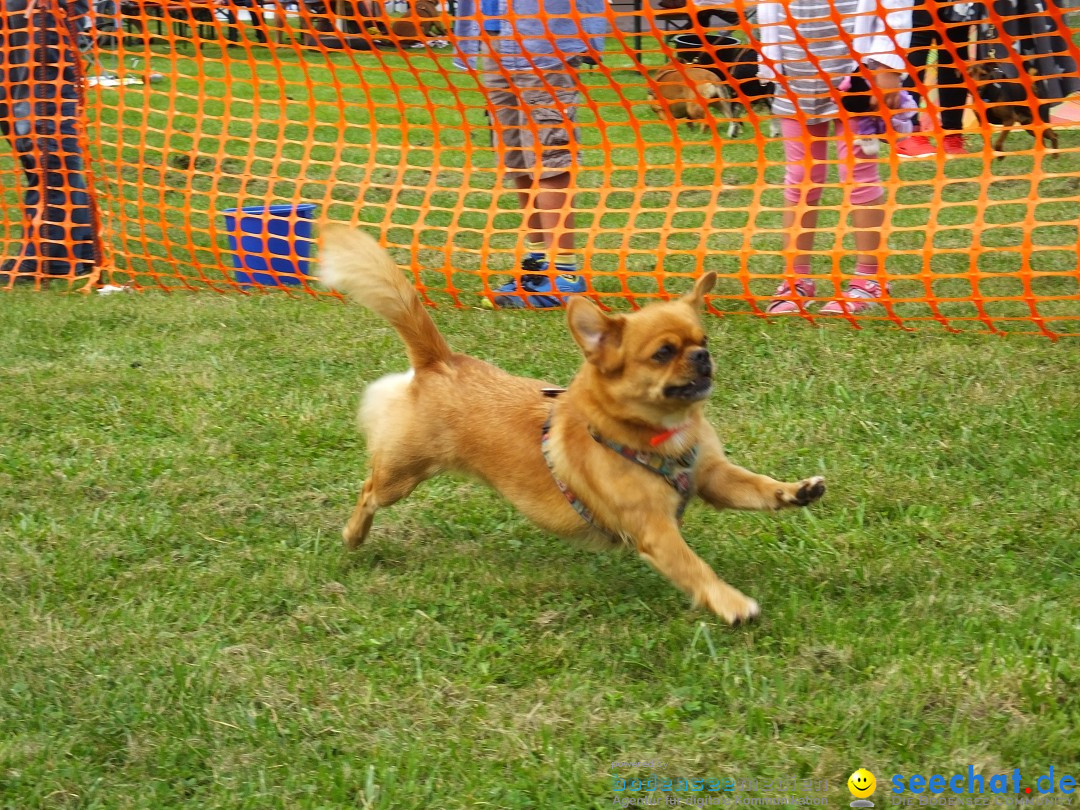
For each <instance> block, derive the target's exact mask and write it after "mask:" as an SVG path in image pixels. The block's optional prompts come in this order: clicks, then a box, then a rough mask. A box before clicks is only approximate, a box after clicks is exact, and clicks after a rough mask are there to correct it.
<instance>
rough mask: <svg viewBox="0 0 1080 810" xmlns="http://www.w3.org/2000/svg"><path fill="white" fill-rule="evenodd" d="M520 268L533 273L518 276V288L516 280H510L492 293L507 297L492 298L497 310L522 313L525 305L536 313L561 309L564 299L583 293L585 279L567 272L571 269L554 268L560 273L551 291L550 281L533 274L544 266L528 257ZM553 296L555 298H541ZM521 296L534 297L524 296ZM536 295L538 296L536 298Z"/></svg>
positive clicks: (545, 266)
mask: <svg viewBox="0 0 1080 810" xmlns="http://www.w3.org/2000/svg"><path fill="white" fill-rule="evenodd" d="M521 268H522V270H526V271H532V272H526V273H525V274H524V275H522V276H521V285H520V288H519V286H518V282H517V280H511V281H508V282H506V284H503V285H502V286H501V287H499V288H498V289H496V290H495V292H498V293H506V294H504V295H496V296H495V306H496V307H497V308H499V309H523V308H524V307H525V303H526V302H528V304H529V306H530V307H534V308H535V309H555V308H557V307H561V306H563V304H564V303H565V298H566V296H567V295H575V294H577V293H583V292H585V279H584V278H582V277H581V276H580V275H579V274H577V273H573V272H566V271H569V270H571V269H573V268H562V267H560V266H559V265H555V269H556V270H560V271H563V272H560V273H559V275H557V276H555V289H554V290H552V286H551V278H549V277H548V276H542V275H538V274H537V273H536V271H537V270H546V269H547V262H539V261H537V260H535V259H533V258H531V257H530V258H527V259H525V260H524V261H522V263H521ZM552 292H554V293H556V294H555V295H544V294H543V293H552ZM522 293H534V294H533V295H524V296H523V295H522ZM535 293H540V294H539V295H536V294H535Z"/></svg>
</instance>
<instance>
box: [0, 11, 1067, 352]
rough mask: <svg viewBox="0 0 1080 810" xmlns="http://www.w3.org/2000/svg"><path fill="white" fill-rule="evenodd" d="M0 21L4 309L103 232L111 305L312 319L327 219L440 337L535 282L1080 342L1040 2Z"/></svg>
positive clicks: (1055, 69) (72, 15)
mask: <svg viewBox="0 0 1080 810" xmlns="http://www.w3.org/2000/svg"><path fill="white" fill-rule="evenodd" d="M640 1H641V0H638V2H639V3H640ZM0 2H6V3H7V9H8V10H7V11H5V13H4V15H3V22H0V63H2V64H0V125H2V127H3V132H4V134H5V135H7V136H8V138H7V140H8V141H9V142H10V143H11V145H12V148H11V149H10V150H8V149H0V192H2V194H3V198H4V206H3V219H2V220H0V249H2V252H3V255H4V256H6V257H12V258H9V261H7V262H6V263H5V265H4V269H3V271H0V286H11V285H12V284H15V283H18V282H19V281H20V280H21V279H26V280H29V281H30V282H32V283H34V284H35V285H38V286H41V285H42V284H43V283H45V282H47V281H48V280H49V279H50V278H52V277H53V276H63V277H64V278H66V279H67V281H68V282H69V283H73V284H74V283H76V282H77V281H78V276H77V274H79V273H82V272H84V271H86V270H88V269H90V267H91V266H92V265H94V264H95V262H90V263H86V262H79V261H77V260H76V259H77V258H78V253H77V251H76V250H75V249H74V248H72V247H71V244H70V242H71V238H72V237H71V233H74V232H75V231H76V230H77V229H78V227H79V224H80V223H86V222H92V221H94V220H95V219H96V221H97V231H96V238H95V246H94V251H95V252H96V254H97V258H96V269H95V270H94V272H93V273H92V274H91V275H90V276H89V278H90V279H91V281H95V282H97V283H98V284H105V283H109V284H114V285H126V286H130V287H132V288H134V289H139V290H141V289H166V290H176V289H186V290H194V289H209V290H214V291H218V292H227V293H234V292H239V293H252V292H263V291H268V290H275V291H278V292H283V293H285V294H324V293H322V292H321V291H320V288H319V287H318V285H317V284H316V283H315V282H314V280H313V279H312V278H311V277H310V276H308V275H307V273H308V272H309V271H311V269H312V268H311V264H310V262H309V260H310V259H311V258H313V257H314V254H315V243H314V240H315V239H316V238H317V223H318V222H320V221H327V220H333V221H341V222H351V223H357V224H359V225H361V226H364V227H367V228H368V229H369V230H371V231H372V232H373V233H375V234H377V235H378V236H379V237H380V238H381V239H383V240H384V242H385V244H387V245H388V246H389V247H391V248H392V249H393V250H394V252H395V254H396V257H397V259H398V260H399V261H400V262H401V263H402V264H403V265H405V266H406V267H410V268H412V269H413V270H414V271H415V272H416V274H417V283H418V286H419V287H420V288H421V289H422V290H423V292H424V294H425V295H426V296H427V297H428V299H430V300H436V301H438V300H445V301H449V302H452V303H453V304H455V305H460V306H474V305H477V304H480V303H482V302H484V301H485V300H488V301H490V300H492V299H493V298H494V297H496V296H498V294H499V293H498V291H497V288H498V287H499V286H501V285H503V284H505V283H506V282H507V281H508V280H510V279H514V278H517V277H518V276H519V275H520V273H521V272H522V270H521V267H522V263H523V261H525V262H526V269H531V270H532V273H533V274H538V275H539V277H540V279H541V282H540V286H541V287H544V286H550V285H551V284H552V283H553V282H554V283H555V284H556V286H559V287H561V286H562V285H565V284H577V283H578V279H577V278H575V277H573V276H572V275H569V276H567V277H566V278H562V277H560V276H558V275H556V273H557V271H556V269H555V264H556V263H571V262H575V261H576V262H577V265H578V268H579V269H580V270H581V275H580V277H579V278H580V279H583V280H584V284H585V287H586V289H587V290H588V292H589V293H590V294H592V295H595V296H596V297H597V298H598V299H599V300H601V301H602V302H603V303H605V304H608V305H610V306H613V307H620V306H636V305H639V304H643V303H646V302H647V301H648V300H649V299H656V298H663V297H666V296H670V295H674V294H677V293H679V292H681V291H683V290H685V289H687V287H688V286H689V283H690V279H692V278H693V277H696V276H698V275H700V274H701V273H702V272H705V271H715V272H716V273H717V275H718V283H717V285H716V287H715V289H714V295H713V296H712V297H711V299H710V306H711V308H712V309H713V311H715V312H717V313H727V312H749V313H755V314H759V315H761V314H777V313H778V312H783V311H785V310H790V311H791V313H792V314H793V315H794V316H796V317H802V318H807V319H814V320H819V319H828V318H833V319H839V320H847V321H850V322H851V323H856V324H857V323H859V322H862V321H865V320H873V319H887V320H890V321H893V322H894V323H896V324H898V325H901V326H905V327H911V326H918V325H920V324H930V325H934V324H936V325H938V326H939V327H943V328H945V329H949V330H953V329H957V330H977V331H988V332H999V331H1000V332H1016V331H1020V332H1034V333H1041V334H1044V335H1048V336H1062V335H1080V271H1078V269H1077V262H1078V244H1080V238H1078V232H1077V223H1078V219H1080V137H1078V134H1077V131H1076V130H1075V129H1074V127H1075V126H1076V123H1075V121H1077V120H1078V119H1080V100H1077V101H1073V100H1069V99H1068V98H1067V96H1068V95H1069V94H1070V93H1072V92H1073V91H1076V90H1080V77H1078V76H1077V73H1076V65H1077V60H1078V59H1080V50H1078V48H1077V45H1076V43H1075V41H1074V40H1075V36H1074V33H1073V31H1072V30H1071V29H1070V27H1069V25H1068V22H1069V19H1068V18H1069V14H1068V12H1067V10H1063V9H1062V8H1060V7H1059V6H1058V5H1056V4H1055V0H990V2H989V3H988V4H987V5H983V4H957V5H950V4H947V3H939V2H937V0H926V3H927V6H920V7H919V8H918V9H916V13H915V14H914V16H912V15H910V14H905V11H904V9H903V8H897V7H898V6H901V5H902V3H903V0H889V1H888V2H886V0H878V3H875V2H874V0H784V2H782V3H778V4H771V3H762V4H756V5H755V4H750V3H743V2H742V0H736V2H735V3H734V4H733V5H728V6H725V5H697V6H695V5H693V4H692V3H691V4H690V5H686V4H684V3H683V2H682V0H653V2H654V3H656V5H655V6H652V5H649V3H648V0H646V1H645V4H644V6H641V5H635V4H634V3H632V2H631V3H626V4H614V5H613V4H611V3H609V2H606V1H605V0H476V2H475V3H474V2H473V0H457V4H456V7H447V6H446V5H445V4H442V5H436V4H435V3H434V2H433V1H432V0H415V1H414V2H413V3H412V4H411V5H409V4H407V3H405V2H398V3H394V2H386V3H381V4H380V3H374V2H360V0H301V2H300V3H299V5H297V4H296V3H290V4H282V3H279V2H259V1H258V0H246V2H236V1H235V0H94V2H93V3H92V4H91V7H90V9H89V11H90V15H89V16H88V17H82V16H80V12H81V11H83V9H81V8H79V7H78V5H77V3H78V2H79V0H66V2H65V0H29V2H28V0H0ZM82 2H86V0H82ZM879 4H880V7H881V8H884V7H886V6H887V7H888V13H886V11H884V10H880V9H879ZM661 6H663V7H661ZM25 7H29V8H28V9H27V10H26V11H24V12H19V9H21V8H25ZM537 8H539V11H536V9H537ZM927 8H929V11H926V9H927ZM17 12H18V13H17ZM43 12H48V13H43ZM53 12H55V14H54V16H55V18H56V19H59V20H61V23H60V24H62V25H66V26H67V31H68V33H70V34H71V38H70V43H74V42H76V41H77V40H79V41H81V42H82V44H83V45H84V48H83V51H82V55H81V58H79V59H77V60H76V61H77V62H78V63H79V67H80V69H81V72H82V74H83V75H82V77H81V78H79V80H78V82H77V84H78V85H79V86H78V87H77V88H75V91H74V92H75V94H74V95H71V93H72V87H71V81H70V79H71V76H72V75H73V74H72V73H71V72H70V71H67V70H52V71H51V73H50V72H49V71H47V70H44V69H42V65H43V64H50V63H51V64H56V63H57V62H58V61H59V62H63V59H64V58H65V55H66V53H67V51H66V50H65V49H68V48H71V47H74V45H71V44H65V43H69V40H68V39H66V38H65V37H60V38H59V39H55V40H49V41H46V40H45V39H42V33H41V31H39V30H36V28H38V27H41V26H48V25H51V24H52V23H51V21H50V16H49V15H50V13H53ZM530 14H532V15H534V16H530ZM469 22H472V23H473V24H472V26H471V27H470V26H469V25H468V24H467V23H469ZM27 37H29V43H30V44H27ZM909 38H912V39H911V42H910V43H909V42H908V39H909ZM50 43H51V44H50ZM883 43H884V45H883ZM516 51H525V52H527V53H530V54H532V56H531V57H530V58H529V59H526V60H524V64H525V66H526V67H528V66H529V65H530V64H531V65H533V69H529V70H525V71H518V70H515V68H517V67H521V64H519V63H520V62H521V61H522V60H521V59H520V58H519V57H515V56H514V55H513V54H514V52H516ZM890 54H899V55H900V57H902V58H903V60H904V61H905V62H906V63H907V66H906V68H905V69H906V70H907V72H908V73H909V74H910V76H911V78H912V80H913V86H912V87H911V91H912V94H913V95H911V96H905V95H904V94H900V93H897V92H896V91H895V89H894V88H893V86H892V85H891V83H890V82H891V80H892V79H893V78H895V75H894V74H892V73H891V72H890V71H891V69H892V67H893V66H894V57H893V56H890ZM868 55H869V57H868ZM875 55H876V56H875ZM462 58H464V59H465V61H466V63H467V66H466V67H464V68H463V67H462V66H461V60H462ZM867 58H873V59H874V60H875V61H874V62H872V63H868V62H867V61H866V60H867ZM545 59H546V60H547V61H545ZM476 60H479V61H476ZM593 62H595V64H592V63H593ZM455 63H457V64H455ZM860 64H861V65H862V67H859V65H860ZM20 65H26V66H27V67H26V69H23V70H21V71H20V69H19V67H20ZM770 71H771V72H772V73H774V74H775V76H774V77H772V78H770V77H769V75H768V74H769V72H770ZM823 74H828V76H829V77H830V81H829V83H828V85H825V86H822V85H821V82H820V79H819V78H816V77H818V76H820V75H823ZM523 76H525V77H526V78H525V79H523V78H522V77H523ZM841 76H849V78H852V77H853V78H854V79H855V81H856V84H855V86H853V87H852V88H850V89H849V90H848V92H843V91H841V90H840V89H838V88H837V85H838V83H839V82H840V78H841ZM529 77H531V78H529ZM860 78H870V79H871V80H872V81H871V85H870V89H869V90H868V92H867V93H864V94H862V95H860V94H859V93H857V92H855V91H857V90H859V89H860V88H859V86H858V80H859V79H860ZM845 86H846V84H845ZM500 87H501V88H509V89H500ZM27 88H30V89H29V90H27ZM42 88H45V89H42ZM65 93H67V96H68V97H70V98H72V99H74V98H75V97H76V96H78V95H80V94H81V95H82V96H83V99H84V106H83V107H82V108H81V109H80V110H79V114H78V116H77V118H78V130H77V135H74V136H72V137H69V138H63V137H61V136H57V137H55V138H52V140H50V138H49V133H50V132H51V133H54V134H55V133H56V132H58V131H60V132H64V131H66V130H62V129H61V130H57V129H50V127H52V126H54V125H55V126H58V127H62V126H63V125H64V123H65V122H64V121H62V120H60V119H62V118H63V114H64V113H63V111H62V110H61V111H58V109H59V108H58V106H57V105H55V104H54V105H52V106H51V107H48V105H46V106H44V107H43V106H42V104H41V103H40V100H41V99H43V98H46V99H48V98H55V97H58V96H56V95H55V94H60V96H59V97H63V95H64V94H65ZM772 95H775V96H776V97H777V98H776V99H773V100H772V107H770V96H772ZM957 97H959V98H960V99H961V101H960V102H959V103H958V102H957ZM28 98H31V99H34V100H35V101H34V103H33V104H29V103H28V102H27V101H26V99H28ZM868 99H871V101H870V102H869V104H870V107H875V106H876V107H877V108H878V109H879V111H880V110H885V111H884V112H881V113H880V114H879V115H877V116H874V114H873V111H872V110H870V108H869V107H866V106H861V107H860V106H859V105H865V104H866V103H867V100H868ZM1078 99H1080V97H1078ZM912 101H915V102H917V103H919V104H920V105H921V109H920V110H918V112H917V114H913V113H912V112H911V111H910V110H905V109H903V108H902V107H901V108H897V109H885V105H890V106H896V105H903V104H905V103H906V104H910V103H912ZM507 105H512V106H507ZM522 109H523V110H524V113H520V114H519V113H516V112H515V110H522ZM69 112H70V110H69ZM571 114H574V115H575V116H576V127H577V130H576V132H574V127H572V126H569V125H567V127H568V128H569V130H570V132H571V134H570V137H569V139H568V138H567V137H566V130H565V129H562V128H561V126H562V124H563V123H565V122H564V121H563V119H564V118H565V117H566V116H569V115H571ZM905 116H906V117H905ZM912 118H915V119H916V120H919V121H920V122H921V125H922V126H923V127H924V131H923V132H922V133H916V137H915V138H914V139H913V140H911V139H909V135H908V133H907V132H906V130H907V128H908V127H909V126H910V125H911V123H912ZM829 120H836V121H837V122H838V123H837V125H836V129H835V130H833V129H830V125H820V124H814V125H813V126H812V127H810V130H809V131H811V132H812V133H813V134H805V133H806V132H807V131H808V130H807V129H806V128H807V126H808V125H809V123H810V122H816V121H829ZM943 121H945V123H944V126H946V127H948V128H947V129H943V128H942V126H943V123H942V122H943ZM1009 124H1012V125H1014V126H1012V128H1011V129H1009V128H1007V127H1006V126H1003V125H1009ZM823 129H828V130H829V131H828V133H825V132H823ZM853 131H854V132H855V134H854V135H853V134H852V132H853ZM784 132H787V133H788V135H789V136H791V134H792V133H793V132H803V133H804V134H803V135H802V136H796V137H795V138H789V141H788V144H787V145H788V148H789V151H790V154H789V155H788V156H787V157H785V141H784V139H783V137H782V136H783V133H784ZM43 133H44V134H43ZM493 134H494V137H493ZM567 140H569V143H567ZM493 143H495V144H497V145H493ZM538 143H539V144H540V145H539V146H538V145H537V144H538ZM792 146H795V147H797V148H794V149H792ZM875 146H877V147H879V148H878V149H877V155H876V156H872V153H873V152H874V151H875ZM799 152H801V153H803V155H804V156H803V157H801V158H800V157H798V154H797V153H799ZM961 152H962V153H961ZM80 153H81V155H80ZM819 153H824V156H821V155H820V154H819ZM920 153H923V154H921V156H920ZM806 155H809V156H810V157H806ZM815 155H816V156H817V157H815ZM853 155H854V156H855V157H853ZM904 155H912V156H914V157H918V158H919V159H912V158H909V157H906V156H904ZM80 157H81V165H80ZM50 161H52V163H50ZM515 161H517V162H515ZM814 161H818V162H817V163H816V164H815V163H814ZM522 166H526V167H528V166H533V167H534V168H532V169H529V168H525V169H524V170H523V171H519V172H513V171H512V169H514V168H519V169H520V168H521V167H522ZM535 166H539V167H541V169H543V171H542V172H541V171H539V170H537V169H536V168H535ZM50 167H51V168H50ZM45 169H48V170H47V171H46V170H45ZM823 169H825V170H827V171H825V173H824V175H823V176H819V172H821V171H822V170H823ZM841 175H842V176H844V177H845V178H849V179H845V180H841V179H840V178H841ZM800 176H801V177H802V179H800ZM849 176H850V177H849ZM878 176H880V184H879V183H878V180H877V177H878ZM540 178H543V179H540ZM58 184H59V186H60V187H61V188H60V196H59V197H55V196H54V195H55V193H56V189H55V188H52V187H50V186H56V185H58ZM65 186H66V188H65ZM82 186H86V187H88V189H89V192H90V194H91V195H92V199H94V200H96V209H97V210H96V211H92V210H87V207H86V204H84V203H83V202H81V201H82V200H84V199H85V197H80V196H79V195H78V194H77V193H74V192H72V189H73V188H80V187H82ZM564 186H566V189H565V191H564V190H563V187H564ZM878 189H880V192H879V191H878ZM68 192H72V193H68ZM819 194H820V198H818V197H817V195H819ZM879 197H880V199H879ZM43 200H47V201H50V202H47V203H45V204H43V203H42V201H43ZM523 206H525V209H524V210H523ZM810 226H813V228H812V229H811V228H810ZM84 235H85V234H84ZM530 251H532V252H533V253H534V254H535V255H533V256H532V259H535V260H538V261H539V262H540V263H539V264H538V263H535V262H533V263H531V264H530V263H529V259H530ZM545 262H547V263H548V264H545ZM545 267H547V268H548V269H545ZM569 269H571V268H568V267H566V266H562V267H559V268H558V272H562V271H565V270H569ZM856 269H858V270H859V271H860V272H861V273H862V274H863V275H864V278H862V279H860V278H857V277H856V276H857V274H856ZM868 273H869V274H871V275H869V276H867V275H866V274H868ZM534 281H536V278H532V277H530V278H529V279H528V280H527V284H528V285H531V284H532V283H533V282H534ZM54 283H55V282H54ZM852 283H854V288H859V292H861V293H862V294H864V295H866V296H878V297H864V298H846V297H844V296H845V291H848V292H850V290H852V289H853V287H851V286H849V285H851V284H852ZM782 286H783V287H785V290H784V291H782V292H783V295H782V296H781V298H780V299H777V298H776V297H775V294H776V293H777V289H778V287H782ZM514 300H515V301H520V302H524V303H526V304H527V305H533V304H536V303H540V302H541V299H537V298H534V297H533V296H532V295H528V294H526V295H521V296H518V297H517V298H516V299H514ZM513 302H514V301H511V303H513ZM503 303H505V300H504V301H503ZM868 304H872V305H873V306H867V305H868ZM822 310H825V311H824V312H822ZM830 311H831V312H832V314H829V313H830Z"/></svg>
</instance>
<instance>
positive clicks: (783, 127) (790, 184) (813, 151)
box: [780, 118, 829, 274]
mask: <svg viewBox="0 0 1080 810" xmlns="http://www.w3.org/2000/svg"><path fill="white" fill-rule="evenodd" d="M780 134H781V136H782V137H783V139H784V159H785V163H786V170H785V174H784V200H785V202H786V203H787V206H788V210H786V211H784V250H785V251H786V250H787V249H788V247H789V245H790V244H791V234H792V233H793V232H794V233H795V234H796V235H795V250H797V251H799V252H798V253H796V254H795V257H794V259H793V260H792V268H791V269H792V270H794V272H795V273H800V274H805V273H809V272H810V256H809V255H807V253H808V252H809V251H811V250H813V249H814V228H816V227H817V214H818V212H817V209H816V207H815V206H817V203H818V200H819V199H821V185H822V183H824V182H825V173H826V172H827V171H828V165H827V164H826V163H825V159H826V157H827V155H828V149H829V142H828V140H827V138H828V134H829V125H828V123H827V122H822V123H818V124H804V123H803V122H802V121H800V120H799V119H797V118H783V119H781V121H780ZM807 147H809V153H810V158H809V160H807V157H806V154H807ZM808 168H809V171H807V169H808ZM807 175H809V178H810V180H809V183H808V182H807ZM800 205H802V206H805V209H804V211H803V215H802V217H801V221H800V222H799V224H798V226H796V224H795V220H796V217H797V209H798V207H799V206H800Z"/></svg>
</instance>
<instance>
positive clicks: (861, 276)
mask: <svg viewBox="0 0 1080 810" xmlns="http://www.w3.org/2000/svg"><path fill="white" fill-rule="evenodd" d="M849 126H850V122H849V121H845V120H838V121H837V122H836V136H837V137H836V156H837V161H836V162H837V167H838V171H839V174H840V182H841V183H844V182H845V181H846V180H848V174H849V170H850V175H851V182H850V184H849V186H850V188H851V205H852V211H851V224H852V227H853V228H854V229H855V251H856V256H855V275H856V276H857V278H856V279H855V280H853V281H852V282H851V283H850V284H849V285H848V288H847V290H846V291H845V292H844V298H845V299H850V300H848V301H843V302H841V301H830V302H829V303H828V304H826V305H825V306H824V307H822V308H821V313H822V314H823V315H838V314H854V313H857V312H861V311H863V310H866V309H869V308H870V307H871V306H872V303H871V301H872V299H875V298H881V296H882V292H883V290H884V289H885V285H884V284H883V282H882V280H881V279H880V277H879V276H880V267H879V266H878V256H877V254H878V250H879V249H880V248H881V231H882V228H883V226H884V224H885V209H884V208H883V205H884V203H885V192H884V189H883V188H882V185H881V174H880V171H879V168H878V162H877V161H876V160H871V159H868V158H867V156H866V155H865V154H864V153H863V152H862V149H861V148H860V146H859V143H858V141H854V140H852V138H851V136H850V135H849V134H847V133H846V132H845V129H846V128H847V127H849ZM849 145H850V147H849ZM849 148H854V152H853V153H852V155H851V157H852V161H851V162H850V163H849V161H848V150H849ZM866 299H870V300H866Z"/></svg>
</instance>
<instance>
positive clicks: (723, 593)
mask: <svg viewBox="0 0 1080 810" xmlns="http://www.w3.org/2000/svg"><path fill="white" fill-rule="evenodd" d="M702 602H703V603H704V605H705V607H707V608H708V609H709V610H711V611H712V612H713V613H715V614H716V615H717V616H719V617H720V618H721V619H723V620H724V621H725V622H727V623H728V624H739V623H740V622H745V621H749V620H750V619H753V618H754V617H755V616H757V615H758V614H759V613H761V608H760V607H759V606H758V603H757V602H755V601H754V600H753V599H751V598H750V597H749V596H746V595H744V594H742V593H740V592H739V591H737V590H736V589H735V588H732V587H731V586H730V585H727V584H725V583H723V582H721V583H720V584H719V585H717V586H715V587H713V588H710V589H709V591H708V592H707V593H706V594H705V597H704V599H703V600H702Z"/></svg>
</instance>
